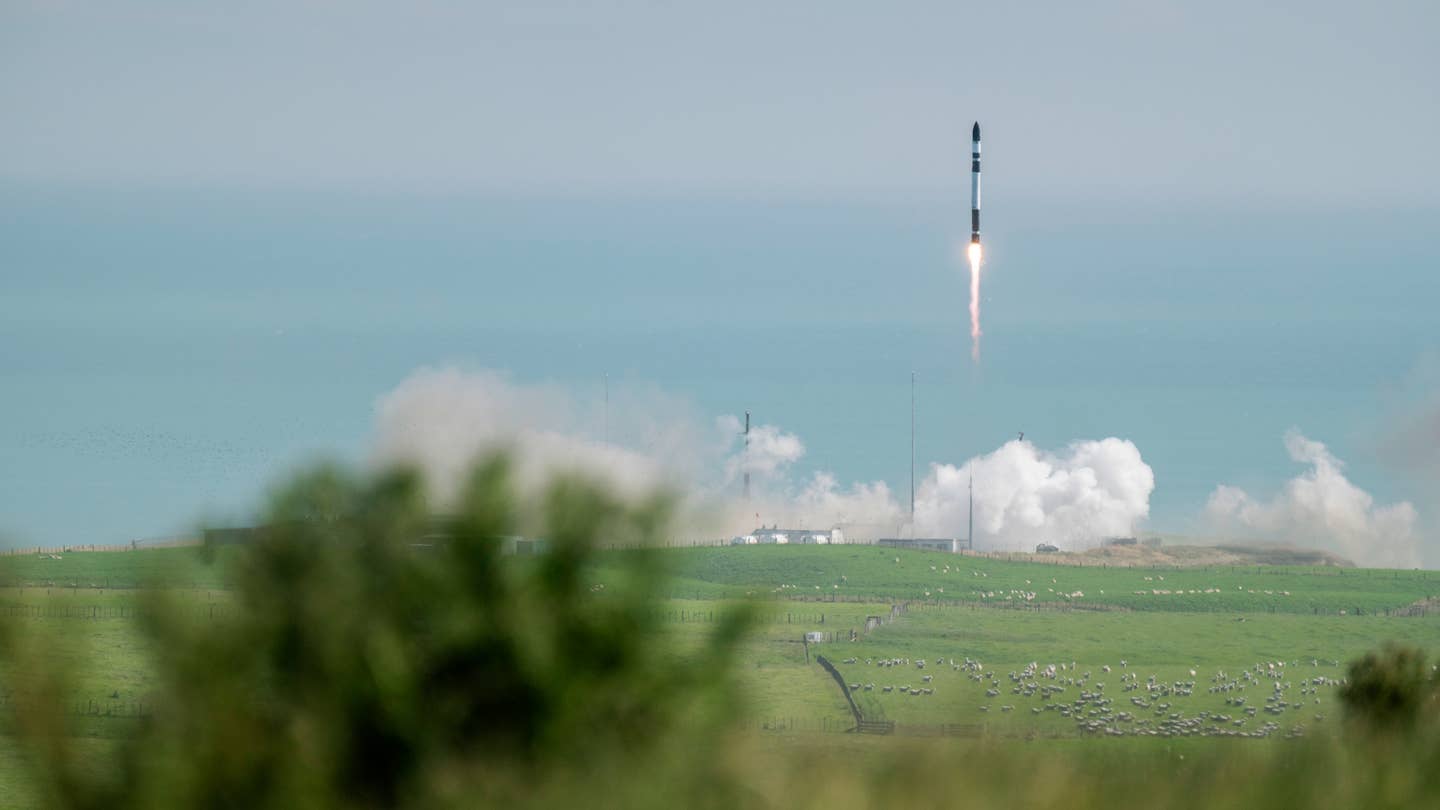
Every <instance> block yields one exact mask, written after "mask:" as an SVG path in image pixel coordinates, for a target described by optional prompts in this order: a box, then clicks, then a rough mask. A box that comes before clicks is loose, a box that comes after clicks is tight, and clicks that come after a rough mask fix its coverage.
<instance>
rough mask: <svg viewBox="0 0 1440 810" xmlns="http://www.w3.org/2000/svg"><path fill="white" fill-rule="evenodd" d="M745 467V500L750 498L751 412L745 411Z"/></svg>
mask: <svg viewBox="0 0 1440 810" xmlns="http://www.w3.org/2000/svg"><path fill="white" fill-rule="evenodd" d="M743 466H744V469H745V500H747V501H748V500H750V412H749V411H746V412H745V456H744V458H743Z"/></svg>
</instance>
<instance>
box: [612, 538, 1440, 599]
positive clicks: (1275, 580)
mask: <svg viewBox="0 0 1440 810" xmlns="http://www.w3.org/2000/svg"><path fill="white" fill-rule="evenodd" d="M624 553H625V552H615V554H624ZM663 555H664V560H665V563H666V570H667V571H668V573H669V575H670V580H669V581H668V584H667V586H666V587H667V592H668V594H669V595H670V596H672V597H676V598H695V599H700V598H718V597H729V598H736V597H748V598H780V599H808V600H831V599H834V600H861V601H880V600H889V601H925V602H977V603H983V604H990V605H997V606H1001V607H1017V606H1026V605H1035V604H1039V605H1041V606H1049V607H1054V606H1057V605H1070V606H1076V607H1086V606H1102V607H1120V608H1126V609H1133V610H1139V611H1169V612H1225V611H1231V612H1247V613H1258V612H1277V613H1304V614H1312V615H1313V614H1316V613H1322V614H1323V613H1330V614H1336V615H1338V614H1339V613H1340V612H1341V611H1344V612H1345V613H1347V614H1353V613H1355V612H1357V611H1358V612H1360V613H1371V612H1376V611H1378V612H1382V613H1383V612H1384V611H1386V610H1395V609H1397V608H1403V607H1405V606H1407V605H1411V604H1413V603H1416V602H1418V601H1420V600H1424V599H1428V598H1431V597H1434V596H1437V595H1440V572H1435V571H1398V570H1380V569H1357V568H1337V567H1297V566H1244V567H1237V566H1208V567H1194V568H1129V567H1103V566H1091V565H1087V566H1084V567H1080V566H1070V565H1058V564H1048V563H1043V562H1035V561H1008V560H998V559H990V558H985V557H974V556H968V555H954V554H941V553H936V552H925V551H908V550H896V549H887V548H879V547H876V546H735V547H726V548H683V549H667V550H665V551H664V552H663ZM606 572H607V568H606V567H605V566H604V565H603V564H602V565H601V567H600V569H599V570H598V571H597V572H596V574H597V577H598V578H600V579H601V580H602V581H603V579H604V576H605V574H606Z"/></svg>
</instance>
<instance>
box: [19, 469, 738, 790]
mask: <svg viewBox="0 0 1440 810" xmlns="http://www.w3.org/2000/svg"><path fill="white" fill-rule="evenodd" d="M422 490H423V488H422V486H421V481H420V480H419V479H418V477H417V476H416V475H414V474H413V473H411V472H408V471H403V470H402V471H391V472H387V473H384V474H381V475H379V476H377V477H374V478H372V479H364V480H362V479H357V478H355V477H353V476H351V475H350V474H348V473H347V472H345V471H344V470H341V469H339V468H334V467H324V468H320V469H316V470H313V471H311V472H308V473H306V474H304V475H301V476H300V477H299V478H297V479H296V480H295V481H294V482H293V483H291V484H290V485H289V486H286V487H284V488H283V489H282V490H280V491H279V492H278V494H277V495H276V496H275V498H274V501H273V505H272V507H271V509H270V514H269V519H268V521H267V526H268V530H267V531H266V532H264V533H263V536H262V537H261V539H259V540H258V541H257V542H256V543H255V544H254V545H253V546H252V547H250V548H248V549H247V550H246V551H245V552H244V553H243V554H241V555H240V556H239V558H238V559H237V560H235V561H234V562H233V569H234V570H233V575H234V580H235V588H236V589H237V595H236V598H237V601H238V602H239V605H240V609H238V610H236V611H234V614H233V617H232V618H230V619H229V620H228V621H226V622H225V623H222V624H217V623H200V622H195V621H190V620H187V619H185V618H184V615H185V614H184V613H183V612H178V611H167V610H163V609H154V610H149V611H147V612H146V613H145V614H144V615H145V616H146V617H148V618H147V619H146V626H147V632H148V634H149V635H150V637H151V639H152V641H153V645H152V646H153V649H155V650H157V651H159V653H158V654H157V656H156V660H155V662H154V664H155V666H156V668H157V669H158V671H159V673H160V679H161V682H162V684H163V686H162V689H161V694H160V695H158V696H157V697H156V700H155V703H156V705H157V712H156V714H155V715H154V717H153V718H152V719H151V720H150V721H149V722H148V723H147V724H146V725H145V726H144V728H143V729H142V730H141V731H140V733H139V734H138V735H137V736H135V737H134V738H133V739H130V740H126V741H124V742H123V743H122V744H121V746H120V751H119V755H118V765H117V767H116V768H114V769H113V770H100V771H97V770H96V769H94V768H87V767H84V765H83V763H81V762H79V761H77V759H76V758H75V757H74V756H72V752H71V748H72V747H73V746H72V743H71V740H72V738H71V735H70V729H67V727H66V722H65V716H64V713H63V712H62V711H60V710H59V703H60V699H59V695H60V694H61V693H62V691H63V690H62V688H61V686H60V684H62V683H63V682H64V680H65V678H64V675H65V673H63V672H59V671H56V669H55V667H54V666H53V665H51V664H47V662H46V661H45V660H44V659H43V656H42V655H39V654H38V653H39V651H41V650H42V649H43V647H42V646H40V645H39V644H38V642H37V641H36V640H34V639H29V640H26V639H22V638H20V637H19V634H17V633H16V632H7V633H5V634H4V636H5V640H6V642H7V643H6V645H5V647H6V652H7V657H11V658H20V659H23V660H24V661H25V662H26V665H25V666H24V667H20V668H17V669H16V678H17V681H18V682H17V683H16V686H17V687H18V688H19V689H21V690H22V691H25V692H27V693H28V694H29V695H31V696H33V697H35V698H36V700H34V701H31V702H29V703H27V704H25V705H26V707H27V708H24V709H23V710H22V711H21V712H20V717H19V721H20V728H21V730H22V732H23V733H24V735H25V736H26V737H27V738H28V739H29V740H30V741H31V742H32V743H33V745H32V750H33V751H34V754H35V756H36V758H37V761H38V763H39V764H40V767H41V771H42V772H43V773H44V774H45V776H46V777H47V778H46V783H47V786H48V790H49V797H50V800H51V802H52V803H53V804H55V805H58V806H64V807H77V808H89V807H94V808H101V807H104V808H125V807H136V808H142V807H143V808H165V807H177V808H178V807H184V808H190V807H243V808H263V807H276V808H279V807H285V808H294V807H312V808H325V807H347V808H348V807H365V806H372V807H397V806H407V807H432V806H451V805H456V804H463V805H471V804H474V803H475V800H476V799H477V798H483V799H484V800H485V801H486V802H487V803H489V802H497V803H498V802H500V801H504V800H506V799H507V798H514V797H516V796H531V797H533V796H534V795H535V793H536V790H535V788H536V786H537V785H540V784H547V783H548V784H551V785H562V786H563V785H565V784H567V783H568V782H570V781H573V779H574V775H575V774H576V773H587V774H588V773H599V774H605V773H612V772H614V771H616V770H617V769H619V770H623V769H626V768H629V767H633V766H634V765H635V764H636V763H637V762H639V761H640V759H639V758H642V757H645V756H647V755H648V754H653V753H654V747H655V745H656V744H657V743H658V742H659V741H666V742H667V743H669V744H674V743H676V742H677V741H680V740H690V739H703V738H704V737H705V735H707V734H708V735H711V736H713V732H714V730H715V729H716V728H717V727H718V726H720V725H721V724H723V723H724V722H725V721H726V719H727V717H728V713H729V711H730V709H731V703H732V698H733V696H732V695H731V694H730V693H729V691H728V689H727V684H728V683H729V679H728V678H727V677H726V676H727V665H728V662H729V660H730V649H731V647H732V646H733V644H734V642H735V640H736V639H737V638H738V636H739V633H740V630H741V629H742V628H743V626H744V623H745V618H744V614H743V612H736V613H734V614H733V616H734V618H732V619H731V620H730V621H728V622H727V623H726V624H725V625H724V626H722V627H721V628H719V632H718V633H717V634H716V636H715V637H714V638H713V639H712V642H711V643H710V644H709V645H707V647H706V649H705V651H703V654H701V655H699V656H696V657H690V658H687V659H684V660H681V659H678V658H676V657H674V656H665V655H663V654H662V653H661V652H660V648H659V646H658V645H656V644H653V643H650V639H651V638H652V637H653V633H654V629H655V628H654V627H653V626H652V625H653V622H654V621H655V619H654V618H653V617H654V615H655V612H654V611H653V610H652V609H651V601H652V598H651V588H652V587H653V585H654V581H655V578H654V570H653V569H654V565H653V560H652V558H651V557H650V556H649V554H647V553H645V552H644V551H639V552H636V553H634V554H631V555H627V560H628V566H627V570H626V572H625V574H626V576H625V577H623V578H620V579H615V578H612V580H611V582H612V584H610V585H608V586H607V587H606V588H605V589H603V590H596V589H594V587H593V586H592V584H591V583H590V581H589V578H588V576H587V574H586V570H587V567H588V566H589V564H590V559H591V555H592V554H593V553H594V550H595V549H596V548H597V546H598V545H599V544H600V543H601V542H602V541H603V542H604V543H620V544H627V545H635V546H642V547H643V546H644V545H646V544H647V543H650V542H653V541H654V540H655V539H656V537H657V535H658V533H659V532H660V531H661V530H662V529H663V527H664V525H665V521H666V518H667V515H668V504H667V502H666V501H665V500H664V499H663V498H657V499H655V500H653V501H651V502H649V503H645V504H642V505H639V506H633V507H632V506H628V505H626V504H623V503H621V502H620V501H618V500H617V499H615V498H614V497H612V496H611V495H609V494H608V493H607V492H606V490H605V489H603V488H602V487H600V486H597V485H595V484H593V483H589V482H586V481H582V480H578V479H565V480H560V481H557V482H556V483H555V484H554V485H553V486H552V487H551V488H550V489H549V490H548V492H547V494H546V495H545V496H544V497H543V498H542V499H540V500H539V501H538V502H533V503H530V502H526V501H524V500H522V499H521V498H519V497H518V496H517V494H516V493H515V492H514V491H513V489H512V488H511V485H510V474H509V469H508V466H507V464H506V462H505V461H504V460H503V459H496V460H492V461H490V462H488V463H486V464H483V465H481V466H480V467H478V468H477V469H476V470H475V472H474V474H473V476H472V477H471V479H470V482H469V485H468V487H467V488H466V490H465V491H464V493H463V495H462V497H461V498H460V499H459V503H458V505H457V508H456V510H455V511H454V513H453V514H452V515H449V516H447V518H446V519H445V520H443V521H437V520H436V519H435V518H434V517H433V516H432V514H431V510H430V509H429V508H428V507H427V504H426V502H425V500H424V498H423V496H422ZM526 528H533V529H534V530H535V531H537V532H540V533H541V534H542V536H543V537H545V538H546V540H547V542H548V549H549V550H548V553H545V554H541V555H537V556H535V557H533V558H527V559H520V558H515V557H507V556H505V555H503V553H502V549H503V548H504V547H505V544H506V539H507V538H512V537H513V536H515V535H518V534H521V533H522V531H523V530H525V529H526ZM154 598H156V599H164V598H165V597H164V596H161V595H157V596H155V597H154ZM12 630H13V628H12Z"/></svg>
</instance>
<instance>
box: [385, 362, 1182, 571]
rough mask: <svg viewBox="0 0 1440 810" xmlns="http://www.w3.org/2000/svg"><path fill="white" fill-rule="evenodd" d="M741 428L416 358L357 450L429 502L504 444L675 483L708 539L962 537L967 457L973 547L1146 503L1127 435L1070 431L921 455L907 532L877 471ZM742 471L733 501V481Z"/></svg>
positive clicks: (1127, 518) (520, 460)
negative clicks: (969, 454)
mask: <svg viewBox="0 0 1440 810" xmlns="http://www.w3.org/2000/svg"><path fill="white" fill-rule="evenodd" d="M742 430H743V424H742V422H741V420H740V419H739V418H737V417H735V416H723V417H720V418H719V419H717V420H715V421H714V422H713V423H712V424H711V425H710V426H709V427H705V426H704V420H702V419H699V418H698V417H696V415H695V414H694V413H692V412H691V411H690V410H689V409H688V408H687V407H686V406H684V405H683V403H678V402H677V401H675V400H674V399H673V398H670V397H666V396H665V395H664V394H663V393H660V392H656V391H641V392H638V393H637V392H634V391H631V390H630V389H629V387H628V386H626V387H622V388H620V389H619V390H617V391H615V392H612V396H611V398H610V407H609V408H605V407H604V406H603V404H602V400H601V398H600V396H599V394H598V392H589V395H588V396H585V395H581V394H580V393H577V392H576V391H575V390H573V389H570V388H566V387H562V386H555V385H533V384H520V383H516V382H513V381H511V380H510V379H509V378H507V377H505V376H504V375H501V374H498V373H495V372H492V371H461V370H457V369H448V368H447V369H421V370H420V371H417V372H415V373H414V374H412V375H411V376H410V377H408V378H407V379H405V380H404V381H403V382H401V383H400V385H399V386H397V387H396V388H395V389H394V390H393V391H391V392H390V393H388V394H386V395H384V396H382V397H381V398H380V399H379V400H378V401H377V403H376V424H375V441H374V447H373V452H372V460H373V461H374V462H375V463H376V464H391V463H397V462H399V463H407V464H412V465H415V466H418V467H419V468H420V469H421V470H422V471H424V472H425V474H426V478H427V480H428V481H429V482H430V483H431V485H432V489H433V491H434V493H435V494H436V496H437V497H438V498H439V499H440V502H441V503H443V502H444V501H445V500H447V499H448V498H450V497H451V496H453V495H454V494H455V492H456V491H457V489H458V487H459V486H460V485H461V484H462V483H463V480H464V475H465V474H466V473H467V472H468V471H469V469H470V466H471V465H472V464H473V463H474V461H475V460H476V459H477V458H479V457H482V456H484V455H486V454H489V453H493V452H496V451H501V450H508V451H511V452H512V455H513V457H514V462H515V464H516V465H517V473H518V477H519V481H520V484H521V485H522V486H525V487H533V486H536V485H539V484H541V483H543V482H544V481H546V480H548V479H549V477H550V476H552V475H554V474H555V473H557V472H560V471H581V472H585V473H590V474H593V475H596V476H598V477H601V478H603V479H605V480H607V481H609V482H611V483H612V484H614V485H615V486H616V487H617V488H618V489H620V491H621V492H623V493H626V494H631V495H638V494H641V493H645V492H648V491H651V490H653V489H655V488H658V487H665V488H667V489H669V490H671V491H673V492H678V493H679V494H681V495H682V496H684V502H683V504H682V515H681V522H682V524H683V525H682V530H684V529H688V530H689V534H691V535H694V536H696V537H712V538H713V537H719V536H728V535H733V534H741V533H745V532H748V531H749V530H751V529H753V528H755V527H756V526H758V525H770V524H781V525H784V526H786V527H790V528H830V527H835V526H839V527H841V528H842V529H843V530H844V531H845V534H846V537H847V538H849V539H862V540H863V539H873V538H875V537H878V536H895V535H897V534H902V533H918V534H926V535H931V536H949V537H964V536H965V528H966V518H967V510H968V491H967V488H966V487H967V482H968V477H967V476H968V472H969V471H970V470H971V469H973V470H974V472H975V518H976V520H975V528H976V540H977V543H976V545H977V547H980V548H985V547H993V546H997V545H998V546H1002V547H1003V546H1006V544H1008V543H1012V542H1014V541H1017V540H1018V541H1026V542H1030V541H1039V540H1045V541H1047V542H1054V543H1057V544H1061V545H1065V546H1067V547H1073V546H1077V545H1083V544H1085V543H1087V542H1091V541H1094V540H1096V539H1098V538H1100V537H1104V536H1107V535H1116V534H1128V533H1129V532H1130V531H1131V530H1132V528H1133V526H1134V524H1135V522H1136V521H1139V520H1143V519H1144V518H1145V517H1146V515H1147V514H1148V512H1149V496H1150V492H1151V490H1152V489H1153V488H1154V476H1153V474H1152V473H1151V470H1150V467H1149V466H1148V465H1146V464H1145V462H1144V461H1143V460H1141V458H1140V453H1139V451H1138V450H1137V449H1136V448H1135V446H1134V445H1133V444H1131V443H1130V442H1128V441H1123V440H1120V439H1113V438H1112V439H1105V440H1102V441H1086V442H1077V443H1076V444H1074V445H1071V446H1070V447H1069V448H1066V450H1064V451H1063V452H1061V453H1059V454H1050V453H1046V452H1043V451H1041V450H1039V449H1038V448H1036V447H1035V446H1034V445H1033V444H1031V443H1029V442H1018V441H1015V442H1010V443H1008V444H1006V445H1004V446H1003V447H1001V448H1000V449H998V450H996V451H995V452H993V453H991V454H989V455H986V456H981V457H978V458H975V459H971V460H970V461H968V462H966V463H965V464H962V465H960V466H952V465H948V464H941V465H935V466H934V467H932V469H931V471H930V473H929V475H928V477H927V478H926V479H925V480H924V481H923V482H921V483H920V486H919V491H918V493H917V503H916V517H917V520H916V523H917V524H918V532H917V531H916V529H915V527H910V526H909V525H908V524H909V515H908V512H909V509H908V504H905V505H904V506H902V505H901V503H900V502H899V501H897V499H896V497H895V495H894V493H892V492H891V490H890V488H889V487H888V486H887V485H886V484H885V483H884V482H881V481H874V482H860V483H854V484H850V485H844V484H842V483H841V482H840V481H839V480H838V479H837V478H836V476H834V475H833V474H831V473H829V472H824V471H821V472H814V473H811V474H810V476H809V477H808V478H803V479H797V478H796V477H795V475H794V468H795V466H796V465H797V463H798V462H800V460H801V459H802V458H803V457H804V455H805V445H804V443H803V442H802V441H801V440H800V438H799V437H798V436H796V435H795V434H793V433H787V432H785V431H784V430H782V429H780V428H779V427H776V426H774V425H768V424H755V425H752V426H751V429H750V443H749V448H748V450H747V449H746V447H745V443H744V439H743V437H742V435H741V433H742ZM747 471H748V472H749V473H750V476H751V496H750V498H749V499H748V500H747V499H745V498H744V497H743V496H742V484H741V479H742V478H743V476H744V473H745V472H747Z"/></svg>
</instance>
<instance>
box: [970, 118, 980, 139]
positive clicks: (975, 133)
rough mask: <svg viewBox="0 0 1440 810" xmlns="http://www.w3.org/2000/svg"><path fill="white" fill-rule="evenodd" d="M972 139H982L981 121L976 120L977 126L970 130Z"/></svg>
mask: <svg viewBox="0 0 1440 810" xmlns="http://www.w3.org/2000/svg"><path fill="white" fill-rule="evenodd" d="M970 140H972V141H978V140H980V122H979V121H976V122H975V128H974V129H972V130H970Z"/></svg>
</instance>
